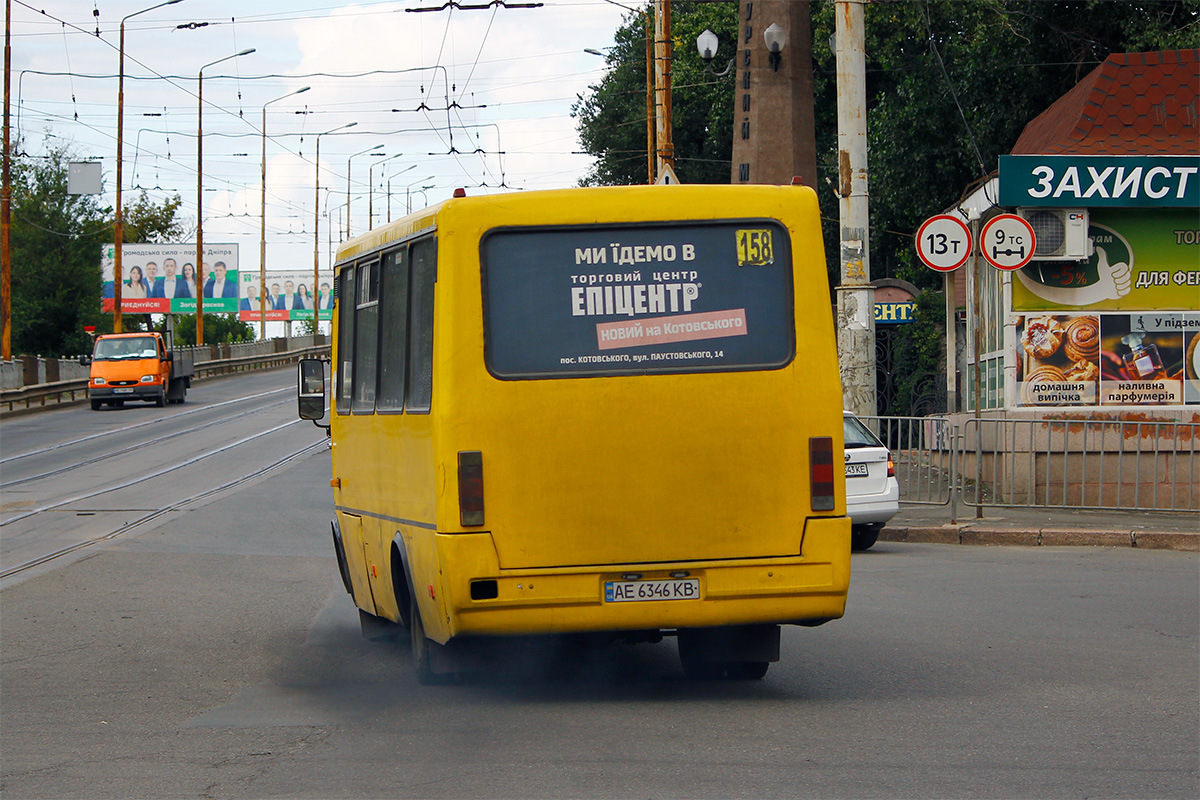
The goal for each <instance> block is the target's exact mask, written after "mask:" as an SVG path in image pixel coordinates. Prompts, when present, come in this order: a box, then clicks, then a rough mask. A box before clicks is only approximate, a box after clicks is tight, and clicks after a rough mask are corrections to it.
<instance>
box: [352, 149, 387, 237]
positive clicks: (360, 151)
mask: <svg viewBox="0 0 1200 800" xmlns="http://www.w3.org/2000/svg"><path fill="white" fill-rule="evenodd" d="M381 147H383V145H382V144H377V145H375V146H374V147H368V148H367V149H366V150H359V151H358V152H357V153H354V154H352V155H351V156H350V157H349V158H347V159H346V238H347V239H349V238H350V162H351V161H353V160H354V156H361V155H362V154H363V153H370V152H371V151H372V150H378V149H380V148H381Z"/></svg>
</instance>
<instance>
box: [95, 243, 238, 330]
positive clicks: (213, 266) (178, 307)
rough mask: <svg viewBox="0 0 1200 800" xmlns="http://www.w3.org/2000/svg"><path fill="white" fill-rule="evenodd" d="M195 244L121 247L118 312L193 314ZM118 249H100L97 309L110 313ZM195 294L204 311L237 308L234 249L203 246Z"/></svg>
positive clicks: (114, 288) (228, 246) (113, 246)
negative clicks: (198, 296) (99, 288)
mask: <svg viewBox="0 0 1200 800" xmlns="http://www.w3.org/2000/svg"><path fill="white" fill-rule="evenodd" d="M195 265H196V245H195V243H192V244H188V243H186V242H184V243H176V244H126V245H122V247H121V313H122V314H195V313H196V294H197V285H196V272H197V270H196V266H195ZM115 268H116V246H115V245H113V244H107V245H104V248H103V251H102V253H101V259H100V274H101V277H102V280H103V285H102V287H101V293H100V310H101V311H102V312H104V313H107V314H111V313H113V311H114V309H115V306H116V287H115V283H114V279H113V275H114V271H115ZM200 274H201V276H202V279H201V283H200V287H199V292H200V295H201V296H202V297H203V299H204V313H206V314H220V313H234V312H236V311H237V306H238V246H237V245H236V244H206V245H205V246H204V259H203V263H202V264H201V269H200Z"/></svg>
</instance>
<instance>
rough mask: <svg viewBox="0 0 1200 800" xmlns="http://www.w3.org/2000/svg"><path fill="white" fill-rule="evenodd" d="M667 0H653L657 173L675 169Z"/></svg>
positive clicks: (669, 7) (670, 46)
mask: <svg viewBox="0 0 1200 800" xmlns="http://www.w3.org/2000/svg"><path fill="white" fill-rule="evenodd" d="M673 43H674V40H673V39H672V38H671V0H655V2H654V64H655V69H654V91H655V94H656V95H657V96H658V99H657V102H656V103H655V114H654V119H655V127H656V129H657V133H658V159H657V161H658V170H657V172H658V175H659V176H661V175H662V173H663V169H664V168H670V169H671V170H674V169H675V141H674V139H673V138H672V136H671V49H672V45H673Z"/></svg>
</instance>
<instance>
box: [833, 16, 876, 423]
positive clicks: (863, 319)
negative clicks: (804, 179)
mask: <svg viewBox="0 0 1200 800" xmlns="http://www.w3.org/2000/svg"><path fill="white" fill-rule="evenodd" d="M865 4H866V0H837V2H836V3H835V5H834V13H835V14H836V16H837V34H836V35H837V109H838V218H839V236H838V238H839V250H840V254H839V259H840V263H841V284H840V285H839V286H838V287H837V332H838V363H839V365H840V367H841V373H842V402H843V403H844V405H845V408H846V409H847V410H848V411H853V412H854V413H856V414H858V415H859V416H868V417H869V416H874V415H875V414H876V410H877V408H876V397H875V313H874V311H875V289H874V288H873V287H872V286H871V269H870V263H871V262H870V227H869V224H868V215H867V102H866V95H867V86H866V84H867V81H866V67H865V63H866V59H865V56H864V54H863V38H864V36H863V30H864V28H863V8H864V6H865Z"/></svg>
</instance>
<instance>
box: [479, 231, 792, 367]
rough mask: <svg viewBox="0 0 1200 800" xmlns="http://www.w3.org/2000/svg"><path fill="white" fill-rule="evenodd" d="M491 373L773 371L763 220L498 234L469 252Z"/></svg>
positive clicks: (786, 306)
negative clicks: (479, 281) (478, 272)
mask: <svg viewBox="0 0 1200 800" xmlns="http://www.w3.org/2000/svg"><path fill="white" fill-rule="evenodd" d="M480 251H481V252H480V257H481V260H482V264H483V289H484V314H485V320H484V324H485V329H484V330H485V333H484V336H485V339H484V355H485V360H486V363H487V367H488V370H489V371H490V372H491V373H492V374H493V375H495V376H496V377H498V378H504V379H520V378H557V377H563V378H565V377H581V376H592V375H623V374H645V373H659V372H713V371H727V370H746V369H777V368H779V367H783V366H785V365H787V364H788V363H790V362H791V360H792V358H793V357H794V355H795V350H796V345H795V322H794V317H793V313H794V311H793V294H792V253H791V241H790V239H789V237H788V234H787V229H786V228H784V227H783V226H782V225H780V224H779V223H778V222H775V221H773V220H738V221H729V220H722V221H716V222H703V223H693V222H687V223H661V224H650V225H613V226H570V227H553V228H502V229H497V230H493V231H491V232H489V233H488V234H487V235H486V236H485V237H484V239H483V242H482V243H481V245H480Z"/></svg>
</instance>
